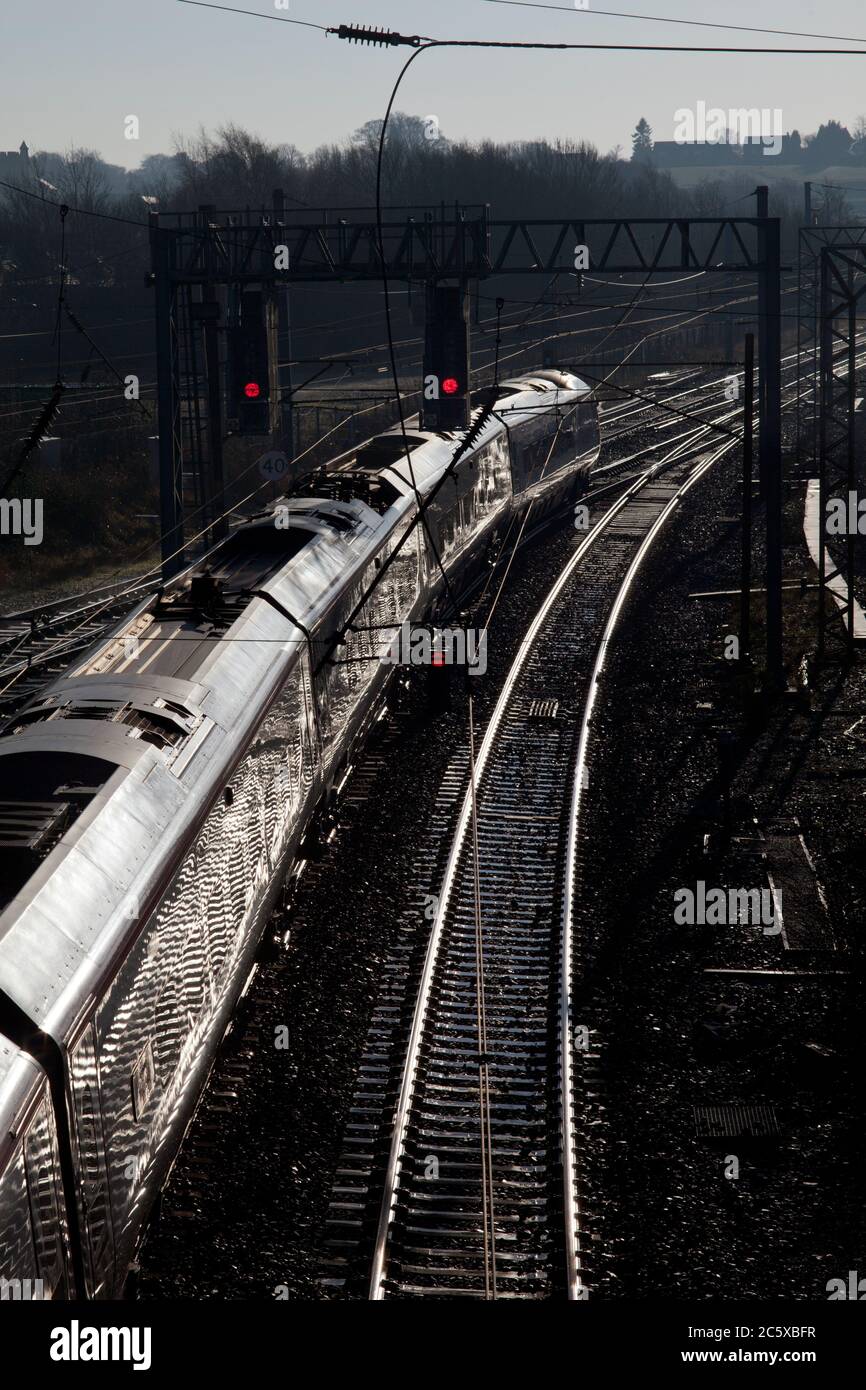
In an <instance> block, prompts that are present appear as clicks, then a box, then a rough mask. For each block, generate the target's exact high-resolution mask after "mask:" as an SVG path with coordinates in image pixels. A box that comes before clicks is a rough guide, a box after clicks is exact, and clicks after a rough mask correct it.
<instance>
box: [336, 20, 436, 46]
mask: <svg viewBox="0 0 866 1390" xmlns="http://www.w3.org/2000/svg"><path fill="white" fill-rule="evenodd" d="M328 33H329V34H336V35H337V38H340V39H348V40H349V42H350V43H366V44H372V45H373V46H374V47H376V48H387V47H397V45H398V44H408V45H409V47H410V48H417V47H418V46H419V44H420V43H421V40H420V39H419V37H418V35H417V34H413V35H411V36H407V35H405V34H398V33H395V31H394V30H393V29H373V28H366V29H365V28H364V27H363V26H362V25H360V24H341V25H340V26H339V28H338V29H329V30H328Z"/></svg>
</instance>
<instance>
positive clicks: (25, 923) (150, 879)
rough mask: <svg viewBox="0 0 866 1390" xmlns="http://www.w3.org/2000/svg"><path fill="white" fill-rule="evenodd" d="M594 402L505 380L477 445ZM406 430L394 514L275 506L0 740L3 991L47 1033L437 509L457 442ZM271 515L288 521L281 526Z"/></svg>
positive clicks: (562, 381)
mask: <svg viewBox="0 0 866 1390" xmlns="http://www.w3.org/2000/svg"><path fill="white" fill-rule="evenodd" d="M586 393H587V388H586V387H585V385H584V384H583V383H582V382H581V381H580V380H579V379H578V378H576V377H573V376H571V375H570V374H568V373H562V372H559V371H551V372H541V373H534V374H532V375H531V376H521V377H515V378H513V379H511V380H509V381H508V382H503V384H502V395H501V396H500V398H499V400H498V401H497V409H496V413H495V414H494V416H493V417H492V418H491V419H490V420H489V421H488V422H487V423H486V425H485V426H484V428H483V429H482V430H481V432H480V434H479V436H478V439H477V440H476V443H475V446H474V447H475V448H484V447H485V446H486V444H487V443H488V442H489V441H491V440H493V439H494V438H496V437H502V436H503V435H504V425H503V423H502V421H501V419H500V418H498V416H499V414H500V407H501V408H502V413H503V414H504V413H505V411H506V410H507V411H508V412H509V414H510V420H511V423H514V422H516V421H517V420H519V419H520V418H524V417H525V418H526V419H530V418H537V410H538V403H539V397H540V396H542V395H544V396H546V397H548V398H549V399H550V400H551V403H553V401H557V402H558V401H559V400H561V399H565V400H574V399H578V398H580V397H581V396H582V395H585V394H586ZM479 410H480V406H476V407H475V410H474V411H473V416H474V419H475V421H476V422H477V419H478V412H479ZM407 431H408V433H409V436H410V448H411V468H410V464H409V461H408V460H407V458H406V457H405V444H404V441H403V437H402V431H401V430H396V431H393V430H392V431H388V432H386V433H385V434H383V435H380V436H377V438H376V440H374V441H371V446H372V447H373V448H374V450H378V453H379V457H380V460H381V467H380V469H379V475H378V476H379V478H380V481H381V482H382V483H383V485H385V490H386V493H387V496H385V498H384V501H385V502H386V503H387V505H385V506H383V505H379V506H371V505H368V503H367V502H365V501H364V500H362V499H361V498H359V497H357V496H355V497H352V498H351V499H348V500H342V501H341V500H339V499H335V498H333V497H322V496H312V497H304V496H293V497H288V498H284V499H281V500H279V501H278V502H277V503H275V504H273V507H272V508H271V509H269V510H268V511H267V512H264V513H261V514H260V515H258V516H256V517H253V518H250V519H248V520H247V521H246V522H245V523H244V524H243V525H241V526H240V527H238V528H237V530H236V531H234V532H233V534H232V535H231V536H230V537H229V539H228V540H227V541H226V542H224V543H223V544H222V545H220V546H219V547H217V548H216V549H215V550H213V551H212V552H210V553H209V555H208V556H206V557H205V558H204V560H203V561H202V562H201V563H200V564H198V565H196V566H195V567H192V568H191V569H190V570H189V571H187V572H185V574H184V575H182V576H179V577H178V579H177V580H176V581H174V582H172V583H170V584H169V585H167V586H166V588H165V590H164V591H161V592H160V593H159V594H157V595H156V596H151V597H150V598H148V599H146V600H144V601H143V602H142V603H141V604H140V605H139V606H138V607H137V608H136V609H134V610H133V612H132V613H131V614H129V615H127V616H126V618H124V619H123V620H122V621H121V622H120V623H118V624H117V625H116V626H115V628H114V629H113V630H112V631H111V632H110V633H109V634H108V635H107V636H106V637H105V638H104V639H102V640H101V641H100V642H99V643H98V644H97V645H96V646H95V647H94V648H93V649H91V651H90V652H89V653H87V654H86V656H85V657H83V658H82V659H80V660H79V661H78V663H77V664H76V666H75V667H74V668H73V669H72V670H71V671H69V672H67V673H66V674H65V675H64V676H62V677H60V678H59V679H58V680H56V681H55V682H54V683H53V684H52V685H50V686H48V687H47V688H46V689H45V690H44V691H43V692H42V693H40V695H39V696H37V697H36V698H35V699H34V700H33V701H31V703H30V705H29V706H27V707H26V708H25V709H24V710H23V711H22V712H21V713H20V714H19V715H18V716H15V717H14V718H13V719H12V720H11V721H10V722H9V723H8V725H7V726H6V729H4V731H3V733H2V735H0V846H2V844H3V842H4V834H5V841H6V854H7V859H6V861H5V862H6V863H7V864H8V863H12V864H14V868H13V870H12V876H11V878H9V880H8V881H7V882H4V881H3V878H4V874H6V872H7V871H6V868H5V867H4V863H2V862H0V988H2V989H5V990H7V992H8V993H9V994H10V995H11V996H12V997H13V998H14V999H15V1000H16V1002H17V1003H18V1004H19V1005H20V1007H21V1008H22V1009H24V1010H25V1011H26V1012H27V1013H28V1015H29V1017H31V1018H32V1019H34V1021H36V1022H37V1023H38V1024H39V1025H40V1026H41V1027H43V1028H45V1029H46V1031H49V1032H52V1033H54V1034H55V1035H56V1036H57V1035H62V1034H63V1033H64V1031H65V1029H66V1028H67V1027H68V1026H71V1023H72V1021H73V1020H74V1018H75V1017H76V1015H77V1013H78V1011H79V1008H80V1000H81V998H82V997H83V995H84V994H85V993H86V992H87V991H88V990H92V989H93V988H95V986H96V983H97V982H98V980H99V979H100V977H101V972H102V971H103V969H104V968H105V963H106V962H107V961H108V960H110V959H111V958H112V956H113V955H114V954H115V953H116V952H117V950H118V949H119V948H120V946H121V945H122V943H123V942H124V941H126V940H127V939H128V937H129V933H130V932H131V931H132V930H133V929H134V925H135V923H136V921H137V920H139V919H140V918H141V917H142V916H144V915H145V914H146V913H147V912H148V911H149V910H150V908H151V906H152V905H153V900H154V894H155V892H156V877H157V875H156V870H155V869H154V867H153V866H154V865H157V866H158V865H159V864H161V863H164V862H170V861H172V860H173V858H174V857H175V856H176V849H177V843H178V842H186V840H187V839H188V838H190V837H191V836H192V835H193V834H194V833H195V829H196V827H197V826H198V825H199V824H200V822H201V816H202V799H203V796H204V795H205V793H206V792H208V794H210V792H212V789H213V787H215V786H216V787H219V786H221V785H224V784H225V782H227V780H228V779H229V778H230V776H231V769H232V767H233V765H234V762H235V760H236V758H237V756H238V751H239V749H242V748H243V747H244V746H245V745H246V742H247V741H248V740H249V739H250V738H251V737H252V736H253V734H254V732H255V729H256V727H258V724H259V723H260V721H261V718H262V716H263V713H264V711H265V710H266V709H267V708H268V706H269V703H270V701H271V699H272V697H273V695H274V694H275V693H276V692H277V690H278V689H279V688H280V687H281V686H282V684H283V682H284V681H285V679H286V676H287V674H288V671H289V670H290V668H291V665H292V663H293V661H294V660H295V659H296V655H297V652H298V651H299V649H300V648H301V647H302V646H303V645H304V644H305V641H306V632H307V631H309V630H311V629H313V628H315V627H316V625H317V623H318V622H319V621H320V620H321V619H322V618H323V617H325V615H326V614H327V613H328V611H329V610H330V608H331V607H332V605H333V604H334V603H335V602H336V601H337V599H338V597H339V596H340V595H341V594H342V593H344V591H345V589H346V587H347V585H350V584H351V583H352V582H353V580H357V578H358V577H359V576H360V575H361V574H362V573H364V572H365V570H366V569H367V567H368V566H369V565H370V564H371V563H372V560H373V557H374V556H375V555H376V554H377V553H378V551H379V550H380V548H381V546H382V544H383V542H384V540H385V538H386V536H387V535H388V534H390V532H391V530H392V528H393V527H394V525H396V524H397V522H398V520H399V517H400V515H401V514H402V513H404V512H405V511H407V510H408V509H409V508H410V507H411V505H412V495H413V492H414V489H415V488H417V490H418V492H419V493H420V494H421V495H422V496H425V495H427V494H429V492H430V490H431V489H432V488H433V487H434V486H435V484H436V482H437V481H438V480H439V479H440V478H441V476H442V472H443V470H444V469H445V468H446V467H447V466H448V464H449V463H450V462H451V460H452V459H453V456H454V450H455V448H456V447H457V445H458V444H459V442H460V440H461V439H462V437H463V435H462V432H460V433H455V434H453V435H452V434H447V433H446V434H434V433H432V432H426V431H423V430H420V429H419V428H418V427H417V424H412V423H411V422H410V423H409V424H407ZM363 452H364V451H363V450H358V451H355V452H354V454H353V455H352V456H351V457H354V458H355V459H356V460H357V458H358V457H359V456H361V455H362V454H363ZM348 457H349V456H344V461H343V464H342V467H343V468H344V469H345V468H350V467H351V466H352V465H351V464H348V463H346V459H347V458H348ZM340 475H341V462H340V461H339V460H337V461H335V464H334V473H333V475H332V476H333V477H335V478H336V479H337V480H339V478H340ZM347 481H349V482H350V483H351V482H352V481H353V480H352V479H347ZM274 507H283V508H285V511H286V519H287V522H288V524H287V526H286V527H285V528H283V529H278V528H277V527H276V526H275V524H274V523H275V518H274ZM214 582H216V583H217V584H218V585H219V586H220V592H219V597H218V599H217V600H215V601H214V605H213V607H212V608H211V609H208V608H203V607H202V603H201V602H200V601H199V600H198V599H197V597H196V591H195V589H194V586H195V585H196V584H198V585H199V586H203V587H204V588H205V589H206V588H207V586H208V585H212V584H213V583H214ZM207 613H210V617H207V616H206V614H207ZM229 632H230V633H231V638H230V640H226V639H227V636H228V634H229ZM130 639H134V640H132V641H130ZM262 653H267V658H266V659H265V658H263V657H262V656H261V654H262ZM275 654H276V656H275ZM22 786H26V788H27V799H26V800H22V797H21V791H20V789H21V787H22ZM4 805H5V808H6V810H7V811H8V815H7V818H6V822H5V823H4V820H3V816H4ZM16 845H20V853H19V852H18V851H17V850H16V849H15V846H16ZM28 855H30V856H31V857H30V859H28V857H27V856H28ZM2 860H3V851H2V848H0V861H2Z"/></svg>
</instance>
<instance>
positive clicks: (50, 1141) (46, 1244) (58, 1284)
mask: <svg viewBox="0 0 866 1390" xmlns="http://www.w3.org/2000/svg"><path fill="white" fill-rule="evenodd" d="M24 1158H25V1167H26V1173H27V1192H28V1198H29V1203H30V1219H31V1225H32V1230H33V1246H34V1249H35V1251H36V1265H37V1269H38V1271H39V1278H40V1279H41V1280H42V1286H43V1287H42V1294H43V1297H44V1298H65V1297H66V1293H67V1288H66V1269H65V1264H64V1256H63V1250H62V1247H61V1243H60V1242H61V1234H60V1232H61V1225H60V1212H59V1204H58V1183H59V1174H58V1172H57V1169H56V1165H55V1140H54V1122H53V1119H52V1116H51V1112H50V1110H49V1108H48V1105H47V1102H45V1101H43V1102H42V1104H41V1105H40V1107H39V1109H38V1110H37V1112H36V1115H35V1116H34V1118H33V1121H32V1123H31V1125H30V1128H29V1129H28V1131H27V1135H26V1137H25V1140H24Z"/></svg>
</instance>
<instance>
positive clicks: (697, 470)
mask: <svg viewBox="0 0 866 1390" xmlns="http://www.w3.org/2000/svg"><path fill="white" fill-rule="evenodd" d="M790 362H791V359H787V362H786V366H788V370H791V366H790V365H789V364H790ZM793 365H795V364H793ZM795 399H796V391H795V393H794V395H793V396H789V397H788V398H787V399H784V401H783V405H784V406H785V407H790V406H791V405H793V403H794V401H795ZM714 404H715V409H716V412H717V413H716V414H715V415H714V416H713V417H712V418H711V419H710V418H708V419H707V420H706V423H705V424H703V425H698V426H697V427H693V428H690V429H686V430H685V431H684V432H683V433H682V434H680V435H675V436H674V438H672V439H669V444H670V445H671V446H673V449H672V452H671V453H670V454H669V455H668V456H667V458H666V459H663V460H662V461H661V462H660V463H657V464H655V465H653V466H652V467H649V468H647V469H646V470H645V471H642V472H641V473H640V475H639V476H638V477H637V478H636V479H635V480H634V481H631V479H630V478H629V476H628V474H627V473H626V480H627V482H626V487H625V491H624V492H623V493H622V495H621V496H620V497H619V498H618V499H617V500H616V501H615V502H614V503H613V504H612V505H611V506H609V508H608V510H607V511H606V512H605V513H604V514H603V515H602V516H601V517H599V518H598V520H597V521H596V522H595V524H594V526H593V528H592V530H591V531H590V533H589V534H588V536H587V537H586V539H585V540H584V542H583V543H582V544H581V546H580V547H579V548H578V549H577V551H576V552H575V554H574V555H573V556H572V558H571V560H570V561H569V563H568V565H567V566H566V568H565V570H564V571H563V573H562V574H561V575H560V577H559V579H558V580H557V582H556V584H555V585H554V588H553V589H552V590H551V593H550V595H549V596H548V599H547V600H546V601H545V603H544V605H543V606H542V608H541V609H540V610H539V613H538V614H537V615H536V618H535V620H534V622H533V624H532V626H531V628H530V630H529V632H528V633H527V636H526V638H525V639H524V641H523V643H522V645H521V647H520V649H519V651H518V654H517V656H516V659H515V662H514V665H513V667H512V669H511V672H510V673H509V676H508V678H507V680H506V682H505V685H504V687H503V690H502V693H501V695H500V698H499V701H498V703H497V706H496V709H495V711H494V714H493V716H492V718H491V720H490V722H489V724H488V726H487V730H486V733H485V736H484V739H483V741H482V743H481V745H480V748H479V749H478V750H477V756H476V757H475V773H474V777H470V776H469V773H468V771H467V773H466V777H465V781H464V785H463V792H462V802H461V806H460V811H459V815H457V816H456V829H454V830H453V833H452V832H449V833H448V834H447V835H446V836H445V837H444V839H445V843H446V845H448V846H449V848H448V853H447V862H446V863H445V864H444V867H443V866H442V864H441V863H440V865H439V875H438V879H437V880H436V881H435V882H434V879H433V878H432V877H428V878H427V879H426V881H424V882H423V883H422V882H421V881H420V878H419V882H418V885H417V887H418V889H419V897H420V900H422V901H423V902H425V903H426V904H428V911H427V913H426V914H425V915H429V905H430V904H433V905H435V916H434V918H433V921H432V924H431V925H430V927H429V930H428V931H426V932H425V931H424V930H423V928H422V931H421V935H422V937H424V939H425V940H426V946H425V947H424V949H423V954H418V953H416V955H415V957H414V958H413V956H412V952H411V950H410V949H409V947H408V942H406V941H404V943H403V944H402V945H401V948H400V951H399V953H398V955H397V957H396V958H395V960H394V961H392V962H391V965H390V966H389V970H388V976H387V978H388V985H387V990H386V992H385V994H384V995H383V999H382V1003H381V1007H380V1008H379V1009H378V1010H377V1012H376V1014H375V1015H374V1018H373V1022H372V1025H371V1029H370V1035H369V1039H368V1048H367V1052H366V1055H365V1057H364V1060H363V1063H362V1066H361V1069H360V1072H359V1081H358V1087H357V1092H356V1096H355V1101H356V1104H355V1106H354V1107H353V1112H352V1119H351V1120H350V1122H349V1125H348V1127H347V1135H346V1147H345V1151H344V1153H343V1155H342V1157H341V1160H340V1165H339V1168H338V1174H337V1181H336V1183H335V1187H334V1194H333V1201H332V1203H331V1207H330V1213H329V1219H328V1223H327V1229H326V1237H325V1257H324V1261H323V1267H324V1270H325V1278H324V1283H325V1284H328V1285H331V1286H333V1287H337V1288H343V1287H345V1286H349V1287H350V1288H351V1287H354V1289H355V1290H358V1289H359V1287H360V1283H361V1281H360V1280H359V1278H358V1271H359V1269H360V1268H363V1267H364V1260H365V1259H366V1274H365V1276H364V1280H365V1289H364V1291H365V1293H366V1296H367V1297H369V1298H371V1299H375V1300H380V1299H385V1298H418V1297H422V1298H423V1297H435V1298H455V1297H456V1298H481V1299H490V1298H497V1297H510V1298H518V1299H548V1298H556V1297H565V1298H568V1299H580V1298H583V1297H585V1296H587V1294H588V1284H587V1282H586V1278H585V1272H584V1271H585V1264H586V1260H585V1253H584V1252H583V1251H582V1249H581V1238H582V1236H584V1237H585V1234H586V1232H585V1229H584V1227H583V1218H582V1212H581V1201H580V1191H581V1184H580V1146H579V1141H578V1139H577V1137H576V1136H577V1135H578V1134H579V1132H580V1127H581V1123H582V1121H585V1120H586V1119H587V1117H588V1116H589V1115H590V1113H591V1112H593V1111H594V1110H595V1107H596V1105H597V1087H596V1081H595V1076H594V1067H595V1063H596V1061H597V1056H596V1054H595V1053H594V1052H593V1050H592V1038H591V1037H590V1036H589V1034H588V1033H586V1035H585V1036H584V1030H583V1029H582V1028H581V1025H580V1022H579V1019H576V1018H575V1017H574V1011H573V986H574V979H575V967H577V969H578V970H579V956H580V951H579V943H576V942H575V941H574V939H573V926H572V924H573V921H574V912H573V902H574V895H575V892H576V890H577V872H578V863H579V845H580V833H581V823H582V812H583V809H584V802H585V799H586V783H587V778H588V772H589V758H590V747H591V734H592V717H593V710H594V705H595V700H596V696H597V693H598V690H599V683H600V680H601V676H602V672H603V669H604V664H605V659H606V654H607V651H608V647H609V644H610V642H611V640H612V638H613V635H614V632H615V629H616V625H617V623H618V622H619V619H620V615H621V612H622V609H623V605H624V602H625V598H626V595H627V593H628V590H629V588H630V587H631V584H632V583H633V580H634V577H635V575H636V574H637V573H638V571H639V568H640V566H641V564H642V562H643V560H644V558H645V556H646V554H647V552H648V550H649V548H650V547H651V546H652V544H653V541H654V540H655V538H656V536H657V535H658V532H659V530H660V529H661V527H662V526H663V525H664V524H665V522H666V521H667V520H668V519H669V517H670V516H671V515H672V514H673V512H674V511H675V510H676V508H677V507H678V506H679V504H680V501H681V499H682V497H683V496H684V495H685V493H686V492H687V491H688V489H689V488H690V487H692V486H693V485H694V483H695V482H697V481H698V479H699V478H700V477H701V476H702V474H703V473H704V472H705V471H706V469H707V468H708V467H710V466H711V464H712V463H713V462H715V460H717V459H718V458H720V457H721V456H722V455H724V454H725V453H727V452H728V451H729V450H730V449H731V448H733V447H734V446H735V444H736V442H737V441H736V440H730V441H726V442H724V443H722V444H721V445H719V444H718V443H717V441H718V438H719V436H718V434H717V433H716V432H714V431H713V429H712V427H713V425H722V424H723V425H725V426H727V428H728V429H732V428H733V427H734V422H735V421H736V420H737V418H738V417H739V416H741V413H742V412H741V408H740V407H738V406H737V405H733V407H729V408H727V409H722V410H721V411H719V402H718V401H716V402H715V403H714ZM670 423H673V424H674V425H675V424H676V423H677V422H676V421H670V420H662V422H661V425H662V427H664V426H665V425H667V424H670ZM653 449H655V450H657V449H658V444H657V443H656V444H655V445H654V446H653V445H651V446H650V447H649V448H643V447H642V448H640V449H639V450H638V451H637V452H636V453H634V454H632V455H629V456H628V457H627V458H626V459H625V460H623V459H618V460H616V462H615V463H614V464H613V465H611V466H610V467H611V471H612V472H615V473H616V474H618V475H619V478H620V481H621V482H622V481H623V474H624V471H625V469H626V467H631V468H632V469H633V468H634V467H635V466H641V467H643V464H644V463H645V461H646V457H647V455H651V454H652V452H653ZM603 491H604V490H603V489H600V490H599V492H598V493H596V494H594V495H595V496H596V498H599V497H600V496H601V495H603ZM602 538H604V544H603V545H602V544H599V542H600V541H601V540H602ZM466 763H467V765H469V763H470V759H468V758H467V759H466ZM452 781H453V778H452ZM450 792H451V793H453V787H452V788H451V789H450ZM446 800H447V801H451V800H453V797H452V796H451V795H449V797H448V798H446ZM445 812H447V806H443V807H442V808H439V814H438V815H437V817H436V818H435V819H436V820H437V821H438V824H439V826H440V834H441V826H442V824H443V822H444V821H445V819H446V817H445V814H444V813H445ZM451 823H452V825H453V823H454V816H452V818H451ZM427 839H428V843H427V845H426V855H427V857H428V859H429V860H431V861H433V860H435V859H436V857H437V854H438V855H439V858H440V860H441V858H442V854H443V850H442V845H441V842H440V843H438V844H437V842H436V840H435V836H432V835H431V833H430V832H429V831H428V836H427ZM423 858H424V856H423V855H422V860H423ZM415 916H416V923H417V917H418V913H417V911H416V913H415ZM417 925H420V923H417ZM417 934H418V933H417V928H416V935H417ZM407 935H408V934H407ZM577 1030H580V1031H579V1032H578V1031H577ZM377 1118H378V1123H377ZM595 1118H597V1115H596V1116H595ZM370 1249H372V1255H371V1256H370V1254H369V1252H370ZM365 1250H366V1251H367V1254H366V1256H365V1255H364V1253H363V1252H364V1251H365ZM359 1254H360V1259H359Z"/></svg>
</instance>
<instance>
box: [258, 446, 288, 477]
mask: <svg viewBox="0 0 866 1390" xmlns="http://www.w3.org/2000/svg"><path fill="white" fill-rule="evenodd" d="M258 468H259V472H260V473H261V475H262V477H263V478H265V479H266V480H267V481H268V482H269V483H279V482H281V481H282V479H283V478H285V477H286V475H287V474H288V471H289V460H288V459H287V458H286V455H285V454H284V453H282V452H281V451H280V450H279V449H269V450H268V452H267V453H266V454H262V456H261V458H260V459H259V460H258Z"/></svg>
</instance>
